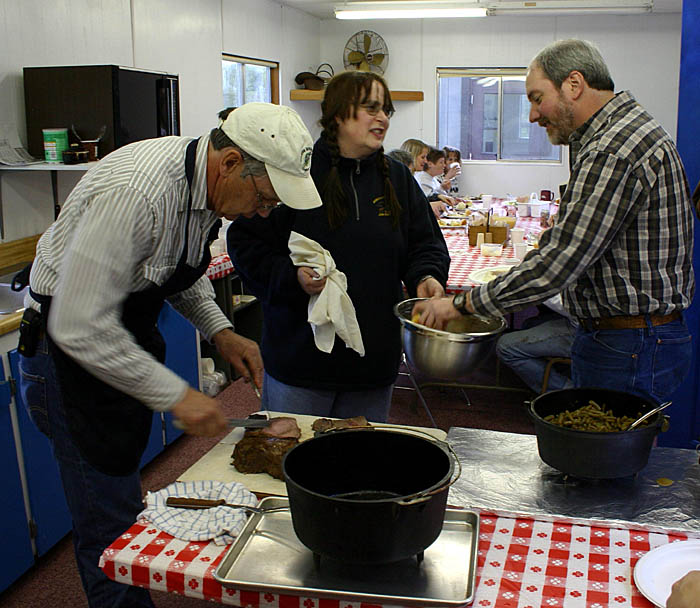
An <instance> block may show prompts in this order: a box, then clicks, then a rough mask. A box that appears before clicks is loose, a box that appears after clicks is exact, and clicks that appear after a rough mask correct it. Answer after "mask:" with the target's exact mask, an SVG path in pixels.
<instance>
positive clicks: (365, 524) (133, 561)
mask: <svg viewBox="0 0 700 608" xmlns="http://www.w3.org/2000/svg"><path fill="white" fill-rule="evenodd" d="M611 393H612V392H611ZM550 395H552V394H550ZM546 396H547V395H544V396H543V397H546ZM587 397H593V395H583V394H581V393H579V392H577V391H571V392H570V395H569V398H568V400H564V401H563V402H561V403H559V404H558V406H557V405H556V404H552V403H551V400H550V401H546V400H545V401H544V402H538V401H537V400H535V401H533V403H532V405H531V412H532V415H533V417H535V418H536V419H538V420H539V423H540V424H541V425H542V426H543V427H547V428H545V429H544V431H542V430H541V429H538V431H537V435H536V436H530V435H517V434H512V433H501V432H496V431H484V430H479V429H466V428H452V429H450V431H449V433H447V434H446V433H445V432H444V431H441V430H439V429H423V428H418V427H399V426H395V425H372V424H370V423H368V422H367V421H366V420H364V419H362V417H358V418H356V419H349V420H342V421H338V420H331V419H323V418H322V419H318V418H314V417H312V416H304V415H288V414H275V413H272V412H267V413H261V414H259V415H254V416H253V417H252V420H251V421H250V424H251V425H254V426H255V427H256V428H250V429H245V430H244V429H242V428H236V429H234V430H233V431H232V432H231V433H230V434H229V435H228V436H227V437H226V438H225V439H224V440H223V441H222V442H221V443H220V444H218V445H217V446H216V447H214V448H213V449H212V450H211V451H210V452H209V453H207V454H206V455H205V456H204V457H203V458H202V459H201V460H200V461H198V462H197V463H195V464H194V465H193V466H192V467H191V468H190V469H188V470H187V471H185V472H184V473H183V474H182V475H181V476H180V478H179V480H178V481H177V482H176V483H174V484H171V485H170V486H168V487H166V488H163V489H162V490H161V491H159V492H153V493H150V494H149V495H148V496H147V499H148V501H147V502H148V506H147V509H146V510H145V511H144V514H145V515H144V516H143V517H142V518H140V519H139V521H138V522H136V523H134V525H133V526H131V528H129V529H128V530H126V531H125V532H124V534H122V535H121V536H120V537H119V538H118V539H116V540H115V542H114V543H112V545H111V546H110V547H108V548H107V549H106V550H105V552H104V554H103V556H102V563H101V566H102V568H103V570H104V571H105V572H106V573H107V574H108V575H109V576H110V577H111V578H113V579H114V580H117V581H120V582H123V583H126V584H130V585H139V586H143V587H148V588H151V589H156V590H162V591H170V592H173V593H178V594H183V595H187V596H190V597H195V598H201V599H204V600H209V601H215V602H220V603H224V604H229V605H235V606H275V607H288V606H289V607H295V608H297V607H298V608H301V607H302V606H303V607H304V608H321V607H333V608H339V607H340V606H343V607H345V606H358V607H359V606H382V605H385V606H426V607H427V606H445V607H451V606H454V607H456V606H464V605H467V604H470V603H473V605H475V606H484V607H486V606H495V607H506V606H516V605H517V606H528V605H529V606H574V607H578V606H581V607H584V606H586V607H588V606H595V605H599V606H609V605H620V606H634V607H646V606H652V605H654V604H653V603H655V604H656V605H663V604H664V602H665V598H666V596H667V595H668V592H669V590H670V584H671V582H672V580H676V578H678V577H680V576H681V575H682V574H683V573H684V570H685V571H688V570H690V569H691V564H692V563H693V562H694V561H697V559H698V556H700V540H696V539H700V505H699V504H698V502H697V496H696V494H697V490H696V488H695V486H694V483H695V480H696V479H697V478H698V475H699V474H700V465H699V464H698V455H697V454H696V453H695V452H693V451H692V450H679V449H673V448H655V447H652V446H651V442H649V441H648V439H649V437H652V438H653V437H654V436H655V434H656V433H657V432H659V430H660V429H661V426H662V425H663V422H664V416H663V412H658V413H656V414H654V415H652V416H650V418H649V419H648V420H646V421H645V425H644V426H643V427H641V428H638V429H634V430H631V431H626V432H627V433H629V434H630V435H631V436H632V443H626V442H624V441H622V442H621V441H619V439H620V437H619V435H620V434H621V433H625V431H616V432H613V433H611V434H610V435H609V436H606V437H593V438H591V437H589V435H591V434H592V433H590V432H586V431H578V430H576V429H572V428H570V427H558V428H560V429H561V432H563V433H565V434H566V441H567V442H568V443H570V444H571V445H573V446H574V447H575V449H578V450H583V451H590V450H591V447H590V443H589V442H590V441H602V442H604V446H605V448H604V449H605V450H607V451H608V452H610V453H611V455H612V460H611V461H610V462H612V463H613V464H612V465H609V466H608V468H605V467H600V469H599V473H596V474H595V475H597V476H595V477H593V478H582V477H578V476H577V475H576V473H577V471H576V470H575V469H571V468H570V465H569V464H568V462H569V460H568V459H567V458H565V457H564V455H563V454H558V455H555V456H554V457H552V456H551V455H549V454H548V452H547V448H548V444H549V443H551V442H552V439H551V436H552V434H553V433H556V432H557V431H556V430H555V426H556V425H555V424H554V422H548V421H546V420H545V417H546V416H548V415H549V414H550V413H551V412H552V411H555V410H557V409H561V410H564V409H568V410H570V411H575V410H576V409H578V407H579V406H581V405H584V404H583V401H586V399H587ZM594 397H595V398H596V399H597V400H598V401H599V402H601V403H602V405H603V407H604V409H606V410H612V411H609V412H607V414H608V415H610V416H613V417H619V416H620V415H621V414H622V412H621V411H620V407H621V405H620V403H618V402H617V401H615V397H616V396H615V395H613V394H605V395H599V394H598V395H595V396H594ZM582 400H583V401H582ZM589 400H590V399H589ZM585 405H588V403H586V404H585ZM622 405H625V407H627V409H628V410H629V412H631V413H632V414H631V415H632V417H633V418H637V417H638V414H639V413H640V412H638V411H636V410H640V411H641V412H642V413H643V412H644V411H649V410H650V404H645V403H636V402H635V403H631V404H622ZM623 409H624V408H623ZM625 411H627V410H625ZM557 413H558V412H557ZM238 423H239V424H245V421H238ZM640 437H641V439H640ZM280 445H281V446H283V448H282V449H278V446H280ZM599 445H600V444H599ZM286 450H289V451H288V452H287V451H286ZM602 450H603V448H600V447H599V448H598V451H602ZM628 452H630V453H629V454H628ZM285 454H289V456H288V458H287V459H286V460H284V459H283V457H284V455H285ZM640 454H641V460H640ZM601 457H602V456H601ZM630 463H631V464H630ZM625 466H631V467H632V470H633V471H634V472H633V473H632V474H628V473H629V470H624V467H625ZM610 467H612V468H610ZM615 467H622V468H615ZM620 472H622V473H623V474H624V476H623V477H617V475H618V474H619V473H620ZM588 474H589V475H590V472H589V473H588ZM280 477H284V478H285V481H283V480H282V479H280ZM173 497H179V498H183V497H185V498H198V499H200V500H201V499H204V500H205V501H206V500H209V501H212V502H205V503H204V504H200V505H197V504H196V503H195V504H194V505H190V506H198V507H205V508H200V509H189V508H187V509H185V508H181V507H174V506H170V504H172V502H173ZM258 497H263V498H262V500H258ZM175 502H176V503H177V501H175ZM224 503H227V504H232V503H233V504H238V505H241V504H242V505H244V506H245V508H243V509H241V508H234V507H231V506H226V505H225V504H224ZM256 507H257V510H255V511H252V510H251V509H252V508H256ZM660 573H661V576H660ZM652 602H653V603H652Z"/></svg>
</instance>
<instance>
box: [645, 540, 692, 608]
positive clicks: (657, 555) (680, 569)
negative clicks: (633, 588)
mask: <svg viewBox="0 0 700 608" xmlns="http://www.w3.org/2000/svg"><path fill="white" fill-rule="evenodd" d="M691 570H700V540H683V541H677V542H675V543H669V544H667V545H661V546H660V547H656V549H652V550H651V551H649V553H647V554H646V555H644V556H642V558H641V559H640V560H639V561H638V562H637V565H636V566H635V567H634V584H635V585H637V589H639V591H640V592H641V594H642V595H643V596H644V597H645V598H647V599H648V600H649V601H650V602H652V603H653V604H654V605H656V606H660V607H662V608H663V606H665V605H666V600H667V599H668V596H669V595H671V586H672V585H673V583H675V582H676V581H677V580H678V579H679V578H683V576H685V575H686V574H687V573H688V572H690V571H691Z"/></svg>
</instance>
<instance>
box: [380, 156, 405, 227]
mask: <svg viewBox="0 0 700 608" xmlns="http://www.w3.org/2000/svg"><path fill="white" fill-rule="evenodd" d="M377 164H378V165H379V170H380V171H381V173H382V176H383V177H384V204H385V205H386V206H387V209H388V211H389V215H390V216H391V226H392V227H393V228H394V229H396V228H398V225H399V217H400V216H401V211H402V209H401V203H399V199H398V198H397V197H396V190H395V189H394V184H392V183H391V180H390V179H389V159H388V158H387V157H386V156H385V155H384V148H381V149H380V150H379V154H377Z"/></svg>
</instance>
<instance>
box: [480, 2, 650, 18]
mask: <svg viewBox="0 0 700 608" xmlns="http://www.w3.org/2000/svg"><path fill="white" fill-rule="evenodd" d="M485 4H486V6H487V9H488V14H489V16H493V15H528V14H530V15H539V16H546V15H586V14H589V15H590V14H617V15H624V14H630V13H650V12H651V11H652V9H653V6H654V2H653V0H525V1H522V2H513V1H510V0H505V1H504V0H490V1H489V0H487V1H486V2H485Z"/></svg>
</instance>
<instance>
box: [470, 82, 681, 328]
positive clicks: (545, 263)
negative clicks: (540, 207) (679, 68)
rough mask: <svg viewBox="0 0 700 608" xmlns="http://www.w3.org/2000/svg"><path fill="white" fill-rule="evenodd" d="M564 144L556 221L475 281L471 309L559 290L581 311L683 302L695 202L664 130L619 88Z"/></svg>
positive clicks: (528, 300) (655, 309)
mask: <svg viewBox="0 0 700 608" xmlns="http://www.w3.org/2000/svg"><path fill="white" fill-rule="evenodd" d="M569 145H570V165H571V166H570V171H571V174H570V179H569V183H568V185H567V188H566V192H565V193H564V195H563V197H562V200H561V205H560V207H559V217H558V220H557V223H556V224H555V225H554V226H553V227H552V228H551V229H550V230H547V231H546V232H544V233H543V234H542V237H541V239H540V247H539V249H538V250H534V251H531V252H530V253H528V255H527V256H526V257H525V259H524V260H523V262H522V263H521V264H520V265H519V266H518V267H517V268H516V269H514V270H512V271H511V272H509V273H507V274H505V275H502V276H501V277H499V278H497V279H495V280H493V281H491V282H489V283H487V284H486V285H483V286H480V287H476V288H474V290H473V291H472V293H471V297H472V304H473V306H474V308H475V309H476V311H477V312H480V313H482V314H491V315H494V314H503V313H505V312H508V311H513V310H518V309H521V308H524V307H525V306H527V305H529V304H532V303H537V302H541V301H543V300H545V299H547V298H549V297H551V296H553V295H555V294H556V293H558V292H560V291H561V292H562V297H563V302H564V306H565V308H566V309H567V310H568V311H569V313H570V314H571V315H572V316H574V317H578V318H583V319H590V318H598V317H612V316H619V315H641V314H660V315H667V314H669V313H672V312H674V311H680V310H684V309H685V308H687V307H688V306H689V305H690V302H691V300H692V297H693V291H694V288H695V282H694V276H693V267H692V252H693V221H694V220H693V208H692V205H691V200H690V189H689V187H688V182H687V179H686V177H685V173H684V171H683V166H682V164H681V160H680V158H679V156H678V152H677V150H676V146H675V144H674V143H673V141H672V140H671V137H670V136H669V135H668V133H666V131H664V129H663V128H662V127H661V126H660V125H659V123H657V122H656V121H655V120H654V119H653V118H652V117H651V116H650V115H649V114H648V113H647V112H646V111H645V110H644V109H643V108H642V107H641V106H640V105H639V104H638V103H637V102H636V101H635V99H634V97H632V95H631V94H630V93H629V92H626V91H625V92H622V93H619V94H617V95H616V96H615V97H614V98H613V99H612V100H610V101H609V102H608V103H607V104H606V105H605V106H604V107H603V108H601V109H600V110H599V111H598V112H597V113H596V114H594V115H593V116H592V117H591V118H590V119H589V120H588V121H586V122H585V123H584V124H583V125H581V126H580V127H579V128H578V129H577V130H576V131H574V133H572V134H571V136H570V137H569Z"/></svg>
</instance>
